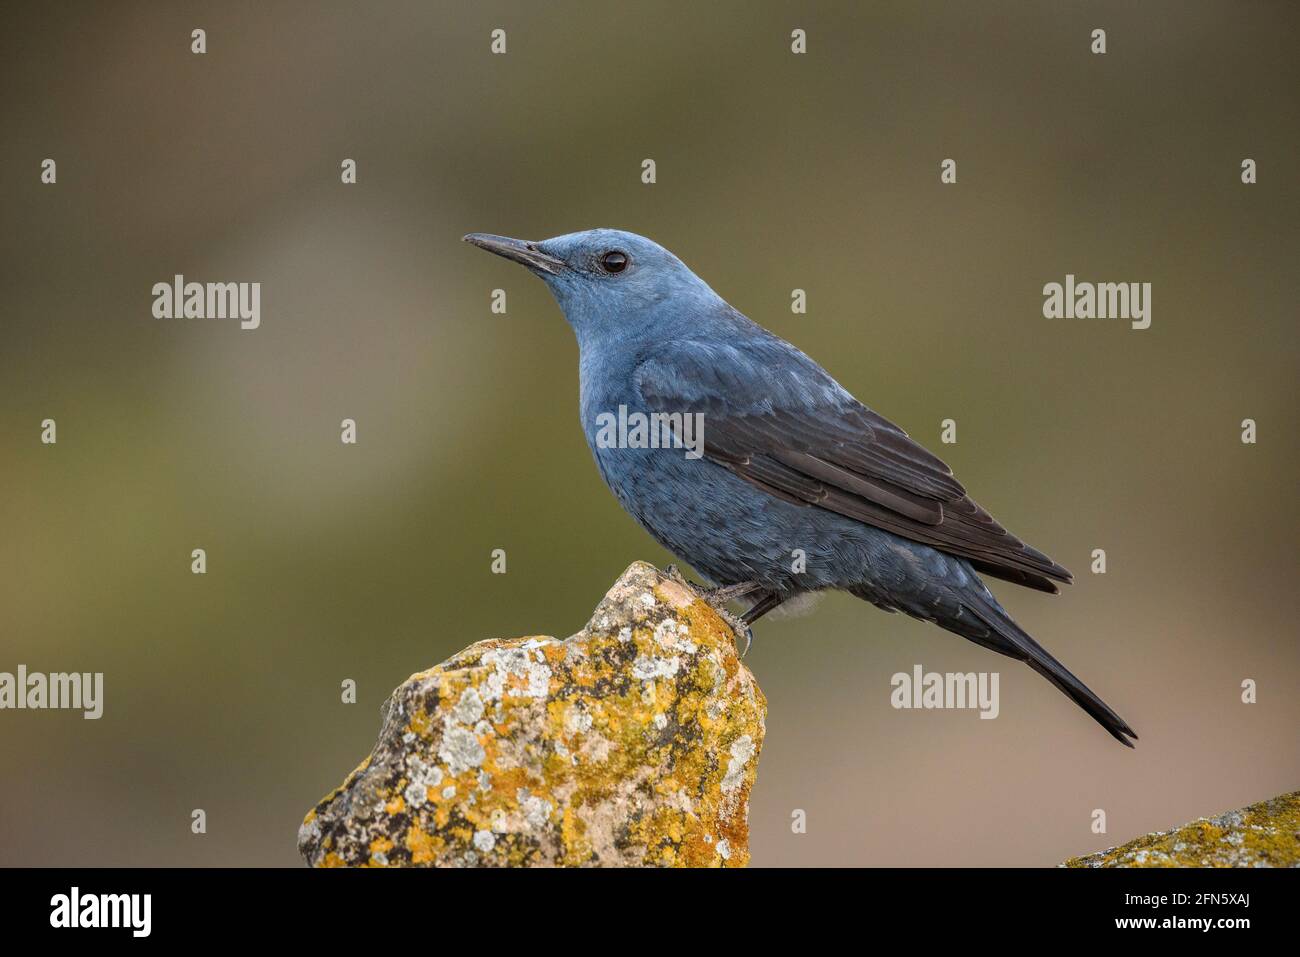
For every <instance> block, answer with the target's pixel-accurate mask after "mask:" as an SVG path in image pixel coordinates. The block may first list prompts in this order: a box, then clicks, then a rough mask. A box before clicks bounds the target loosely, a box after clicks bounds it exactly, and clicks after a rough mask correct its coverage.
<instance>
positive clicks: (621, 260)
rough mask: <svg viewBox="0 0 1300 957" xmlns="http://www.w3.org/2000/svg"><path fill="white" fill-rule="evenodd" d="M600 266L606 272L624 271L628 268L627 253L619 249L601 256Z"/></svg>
mask: <svg viewBox="0 0 1300 957" xmlns="http://www.w3.org/2000/svg"><path fill="white" fill-rule="evenodd" d="M600 268H601V269H603V270H605V272H622V271H623V270H624V269H626V268H627V255H626V254H624V253H621V252H619V251H618V250H617V249H615V250H612V251H611V252H607V253H605V255H603V256H601V257H600Z"/></svg>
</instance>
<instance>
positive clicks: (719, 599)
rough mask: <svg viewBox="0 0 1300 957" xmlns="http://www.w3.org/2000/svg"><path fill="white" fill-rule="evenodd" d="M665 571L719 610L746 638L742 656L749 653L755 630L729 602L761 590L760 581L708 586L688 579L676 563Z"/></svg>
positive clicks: (720, 614)
mask: <svg viewBox="0 0 1300 957" xmlns="http://www.w3.org/2000/svg"><path fill="white" fill-rule="evenodd" d="M664 571H665V572H667V573H668V577H669V578H671V579H672V580H673V581H675V582H677V583H678V584H679V585H684V586H686V587H687V588H689V589H690V590H691V591H693V592H694V593H695V594H697V595H699V596H700V597H701V598H702V599H704V601H705V602H707V603H708V605H709V607H710V608H712V609H713V610H714V611H715V612H717V614H718V617H719V618H721V619H722V620H723V621H725V622H726V623H727V626H728V627H729V628H731V630H732V631H733V632H735V634H736V637H737V638H744V639H745V648H744V650H743V651H742V652H741V653H740V657H742V658H743V657H745V655H747V654H749V646H750V645H752V644H753V643H754V631H753V629H752V628H750V627H749V623H748V622H747V621H745V619H744V618H742V617H740V616H738V615H733V614H732V613H731V612H730V611H729V610H728V608H727V603H728V602H732V601H736V600H738V599H740V598H744V597H745V596H747V595H752V594H753V593H754V592H756V591H758V590H760V589H761V588H762V587H763V586H762V585H760V584H759V583H758V582H737V583H736V584H734V585H722V586H720V587H718V588H706V587H704V586H702V585H697V584H695V583H694V582H691V581H687V580H686V576H685V575H683V574H682V572H681V569H679V568H678V567H677V566H676V565H669V566H668V567H667V568H666V569H664Z"/></svg>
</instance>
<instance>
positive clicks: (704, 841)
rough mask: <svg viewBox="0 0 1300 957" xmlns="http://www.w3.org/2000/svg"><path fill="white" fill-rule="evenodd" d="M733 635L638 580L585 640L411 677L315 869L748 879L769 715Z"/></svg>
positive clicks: (340, 795)
mask: <svg viewBox="0 0 1300 957" xmlns="http://www.w3.org/2000/svg"><path fill="white" fill-rule="evenodd" d="M734 640H735V636H734V634H733V632H732V630H731V629H730V627H728V625H727V624H726V623H725V622H724V621H723V620H722V619H721V618H720V617H719V616H718V615H717V614H716V613H715V612H714V611H713V609H712V608H711V607H710V606H709V605H708V603H707V602H705V601H703V600H701V599H700V598H699V597H698V596H697V595H695V594H694V593H693V592H692V591H691V590H690V589H688V588H687V587H685V586H684V585H682V584H681V583H679V582H678V581H676V580H674V579H672V578H669V577H667V576H665V575H664V574H662V573H661V572H659V571H658V570H657V569H655V568H654V567H652V566H650V565H647V564H645V563H643V562H637V563H636V564H634V565H632V566H631V567H630V568H629V569H628V570H627V571H626V572H624V573H623V575H622V577H621V578H620V579H619V580H618V581H617V582H616V583H615V585H614V587H613V588H612V589H610V591H609V593H608V594H607V595H606V596H605V598H604V600H603V601H601V603H600V605H599V606H598V607H597V608H596V611H595V613H594V614H593V616H592V619H591V621H590V622H589V623H588V624H587V627H586V628H584V629H583V630H582V631H580V632H578V633H577V634H576V635H573V636H572V637H570V638H567V639H565V640H563V641H560V640H557V639H555V638H549V637H532V638H516V639H512V640H489V641H480V642H478V643H477V644H474V645H471V646H470V647H469V648H466V649H465V650H464V651H462V652H461V653H460V654H458V655H455V656H454V657H452V658H451V659H449V660H448V661H445V662H443V663H442V664H441V665H438V666H437V667H435V668H432V669H430V670H428V671H423V672H420V673H418V674H415V675H412V676H411V677H410V678H409V679H407V680H406V682H404V683H403V684H402V685H401V686H400V687H399V688H397V690H396V691H394V692H393V694H392V696H391V697H390V698H389V700H388V702H387V704H386V705H385V708H384V713H383V724H382V729H381V731H380V734H379V740H378V742H377V743H376V744H375V748H374V750H373V751H372V752H371V754H370V756H369V757H368V758H366V760H365V761H363V762H362V763H361V765H360V767H358V768H357V769H356V770H355V771H353V772H352V773H351V774H350V775H348V777H347V780H345V781H344V782H343V784H342V786H341V787H339V788H338V789H337V790H336V791H334V792H333V793H332V794H330V795H329V796H327V797H326V798H324V799H323V800H322V801H321V802H320V803H319V804H318V805H317V806H316V807H315V809H314V810H312V811H311V812H310V813H309V814H308V815H307V818H306V820H304V821H303V824H302V827H301V828H300V830H299V834H298V849H299V851H300V852H301V853H302V855H303V857H304V858H305V859H306V861H307V862H308V863H309V864H311V865H313V866H324V867H329V866H412V865H424V866H538V865H541V866H545V865H599V866H619V865H661V866H705V867H708V866H724V867H736V866H743V865H744V864H746V863H748V860H749V827H748V813H749V792H750V788H752V787H753V784H754V779H755V776H756V774H757V768H758V755H759V750H760V749H761V748H762V744H763V732H764V718H765V715H766V710H767V703H766V701H765V699H764V698H763V694H762V692H761V691H760V690H759V688H758V685H757V683H756V682H755V680H754V677H753V675H752V674H751V673H750V672H749V669H747V668H746V667H745V666H744V665H743V664H742V663H741V661H740V659H739V658H738V657H737V654H736V649H735V644H734Z"/></svg>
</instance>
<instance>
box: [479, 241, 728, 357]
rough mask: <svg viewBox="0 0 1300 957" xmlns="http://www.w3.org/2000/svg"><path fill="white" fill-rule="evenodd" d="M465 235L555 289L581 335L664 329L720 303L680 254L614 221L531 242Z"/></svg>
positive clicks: (625, 335)
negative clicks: (604, 226) (616, 225)
mask: <svg viewBox="0 0 1300 957" xmlns="http://www.w3.org/2000/svg"><path fill="white" fill-rule="evenodd" d="M465 242H467V243H473V244H474V245H475V246H478V247H480V248H481V249H486V250H487V251H488V252H491V253H496V254H497V255H498V256H502V257H504V258H506V259H510V260H513V261H514V262H517V263H519V264H520V265H523V266H525V267H527V268H528V269H529V270H530V271H531V272H533V273H534V274H535V275H537V276H538V277H539V278H540V279H541V280H542V281H543V282H545V283H546V285H547V286H549V287H550V289H551V293H552V294H553V295H554V296H555V299H556V301H557V302H558V303H559V304H560V308H561V309H562V310H564V316H565V318H566V319H568V321H569V324H570V325H572V326H573V328H574V331H575V332H576V333H577V334H578V339H579V341H580V342H584V341H600V340H609V339H612V338H617V339H625V338H629V337H633V338H635V337H639V335H640V334H642V333H648V334H654V335H659V336H665V335H670V334H672V333H674V332H675V331H676V330H675V329H673V328H670V327H672V326H675V325H677V324H679V323H685V322H687V321H689V319H690V317H691V316H692V315H693V316H694V318H695V321H696V322H699V321H700V319H701V317H702V316H707V315H709V314H710V313H711V312H713V311H714V310H715V308H716V307H717V306H718V305H720V304H721V305H724V306H725V304H723V303H722V300H721V299H720V298H719V297H718V295H717V293H715V292H714V291H713V290H712V289H710V288H709V287H708V285H707V284H706V283H705V282H704V280H702V279H700V278H699V277H698V276H696V275H695V273H693V272H691V271H690V269H688V268H687V267H686V264H685V263H683V262H682V261H681V260H680V259H678V258H677V257H676V256H674V255H673V254H672V253H670V252H669V251H668V250H666V249H664V248H663V247H662V246H660V245H659V244H658V243H656V242H654V241H653V240H649V239H646V238H645V237H644V236H638V235H637V234H636V233H629V232H624V231H623V230H621V229H588V230H585V231H584V232H580V233H568V234H567V235H564V236H556V237H554V238H552V239H543V240H541V241H540V242H532V241H529V240H523V239H508V238H506V237H504V236H493V235H490V234H487V233H470V234H469V235H468V236H466V237H465Z"/></svg>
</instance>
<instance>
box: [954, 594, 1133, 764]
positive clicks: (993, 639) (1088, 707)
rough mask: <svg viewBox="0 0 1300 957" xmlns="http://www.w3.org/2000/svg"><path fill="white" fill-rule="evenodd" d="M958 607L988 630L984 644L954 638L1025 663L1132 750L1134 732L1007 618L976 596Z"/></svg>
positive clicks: (990, 603) (1045, 650) (988, 602)
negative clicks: (980, 645)
mask: <svg viewBox="0 0 1300 957" xmlns="http://www.w3.org/2000/svg"><path fill="white" fill-rule="evenodd" d="M962 604H963V605H964V606H966V607H967V608H968V610H969V611H971V612H974V614H975V617H976V618H978V619H979V620H980V621H981V622H983V623H984V624H985V625H987V626H988V633H987V635H986V636H985V637H984V640H980V639H977V638H973V637H971V636H970V635H966V634H963V633H962V632H958V634H963V637H966V638H970V639H971V640H972V641H978V642H979V644H982V645H984V646H985V647H986V648H991V649H992V650H994V651H997V652H1000V653H1001V654H1004V655H1007V656H1008V657H1011V658H1017V659H1019V660H1020V661H1023V662H1025V663H1026V664H1028V665H1029V667H1031V668H1033V669H1034V670H1035V671H1037V672H1038V673H1039V674H1040V675H1042V676H1043V677H1044V678H1046V679H1047V680H1048V681H1050V682H1051V683H1052V684H1054V685H1056V687H1057V688H1059V689H1060V690H1061V691H1062V692H1063V693H1064V694H1065V695H1066V696H1067V697H1068V698H1069V699H1070V700H1071V701H1073V702H1074V703H1075V704H1077V705H1078V706H1079V707H1080V708H1082V709H1083V710H1084V711H1086V712H1088V714H1090V715H1092V719H1093V720H1094V721H1096V722H1097V723H1098V724H1099V725H1101V726H1102V727H1103V728H1105V729H1106V730H1107V731H1108V732H1110V736H1111V737H1113V738H1114V739H1115V740H1116V741H1118V742H1119V743H1120V744H1122V745H1124V746H1125V747H1126V748H1131V747H1133V741H1130V740H1129V738H1132V739H1133V740H1137V732H1136V731H1134V730H1133V729H1132V728H1130V727H1129V725H1128V722H1127V721H1125V720H1124V719H1123V718H1121V717H1120V716H1119V715H1117V714H1116V713H1115V712H1114V710H1113V709H1112V708H1111V707H1110V705H1108V704H1106V702H1104V701H1102V700H1101V698H1099V697H1097V695H1096V694H1095V693H1094V692H1093V691H1092V689H1091V688H1089V687H1088V686H1087V685H1085V684H1084V683H1083V682H1082V681H1080V680H1079V679H1078V678H1076V677H1075V676H1074V675H1072V674H1070V670H1069V669H1068V668H1066V667H1065V665H1063V664H1061V663H1060V662H1059V661H1057V660H1056V659H1055V658H1053V657H1052V656H1051V655H1050V654H1048V653H1047V649H1046V648H1044V647H1043V646H1042V645H1040V644H1039V643H1038V642H1036V641H1034V639H1033V638H1031V637H1030V636H1029V635H1028V633H1026V632H1025V630H1024V629H1023V628H1021V627H1020V626H1019V625H1017V624H1016V623H1015V622H1014V621H1012V620H1011V616H1010V615H1008V614H1007V613H1006V612H1005V611H1003V609H1002V607H1001V606H1000V605H998V604H997V603H996V602H994V601H987V600H985V599H984V598H983V596H977V597H976V599H975V600H967V599H966V596H963V601H962ZM953 630H955V629H953Z"/></svg>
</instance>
